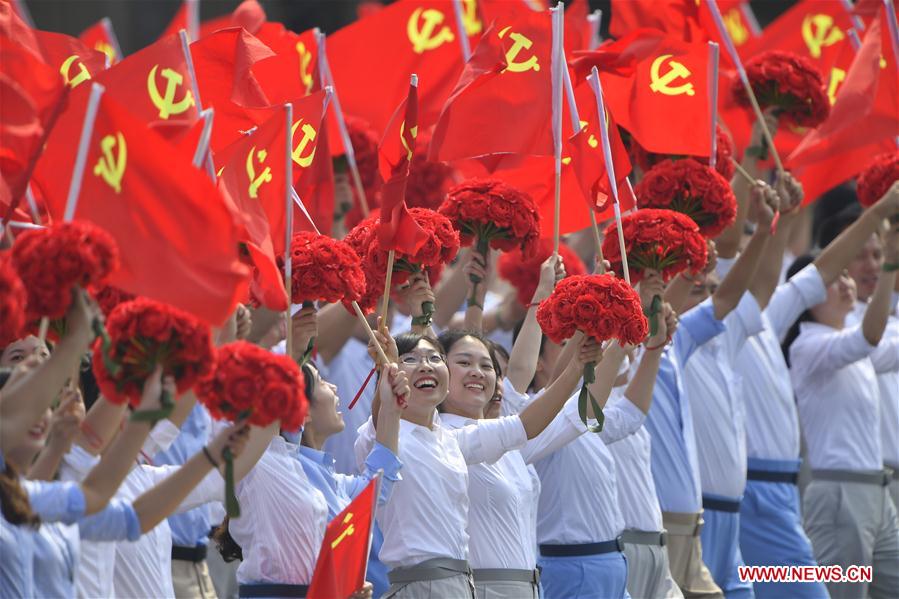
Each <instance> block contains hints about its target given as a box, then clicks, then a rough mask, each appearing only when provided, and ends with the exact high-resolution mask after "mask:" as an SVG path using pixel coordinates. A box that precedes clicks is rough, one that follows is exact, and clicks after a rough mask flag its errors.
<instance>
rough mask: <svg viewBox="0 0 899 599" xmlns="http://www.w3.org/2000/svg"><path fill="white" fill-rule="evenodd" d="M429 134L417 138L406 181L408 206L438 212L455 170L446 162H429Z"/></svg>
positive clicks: (421, 134) (422, 134) (420, 134)
mask: <svg viewBox="0 0 899 599" xmlns="http://www.w3.org/2000/svg"><path fill="white" fill-rule="evenodd" d="M430 143H431V135H430V134H429V133H419V135H418V137H416V138H415V152H414V153H413V154H412V164H411V165H409V178H408V179H407V180H406V206H408V207H409V208H430V209H432V210H437V209H438V208H439V207H440V204H441V203H442V202H443V198H444V196H445V195H446V191H447V189H448V188H449V184H450V180H451V177H452V174H453V168H452V167H451V166H449V165H448V164H446V163H445V162H438V161H434V160H428V146H429V145H430Z"/></svg>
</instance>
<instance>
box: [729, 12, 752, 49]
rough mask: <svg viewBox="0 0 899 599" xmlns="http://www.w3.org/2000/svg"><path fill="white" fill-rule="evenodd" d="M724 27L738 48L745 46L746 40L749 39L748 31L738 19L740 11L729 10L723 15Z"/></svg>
mask: <svg viewBox="0 0 899 599" xmlns="http://www.w3.org/2000/svg"><path fill="white" fill-rule="evenodd" d="M724 27H725V28H727V32H728V33H730V38H731V39H732V40H733V41H734V43H735V44H736V45H738V46H740V45H743V44H745V43H746V40H748V39H749V31H747V30H746V27H744V26H743V21H742V19H740V10H739V9H737V8H732V9H730V10H729V11H727V13H726V14H725V15H724Z"/></svg>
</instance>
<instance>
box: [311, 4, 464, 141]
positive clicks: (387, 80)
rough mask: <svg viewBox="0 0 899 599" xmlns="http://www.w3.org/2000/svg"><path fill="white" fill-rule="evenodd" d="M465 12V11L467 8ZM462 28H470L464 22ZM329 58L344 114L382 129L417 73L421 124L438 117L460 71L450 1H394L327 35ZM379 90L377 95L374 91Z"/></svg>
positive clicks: (427, 124)
mask: <svg viewBox="0 0 899 599" xmlns="http://www.w3.org/2000/svg"><path fill="white" fill-rule="evenodd" d="M466 13H467V11H466ZM463 22H464V23H465V26H466V29H469V27H474V26H475V25H474V23H473V22H472V21H471V20H464V19H463ZM328 61H329V64H330V67H331V72H332V75H333V77H334V85H335V87H336V89H337V92H338V93H339V95H340V102H341V108H342V109H343V112H344V113H346V114H349V115H352V116H355V117H358V118H361V119H364V120H366V121H368V123H369V124H370V125H371V127H372V128H373V129H375V130H376V131H383V130H384V129H385V127H386V126H387V122H388V121H389V120H390V116H391V114H392V113H393V109H394V108H395V107H396V106H397V105H398V104H399V103H400V102H401V101H402V100H403V98H404V97H405V95H406V89H407V87H408V76H409V73H417V74H418V76H419V80H420V82H421V87H420V89H419V90H418V91H419V94H418V95H419V98H418V101H419V125H420V126H422V127H428V126H430V125H432V124H433V123H434V122H436V121H437V117H438V115H439V114H440V109H441V108H442V107H443V104H444V102H445V100H446V98H447V97H448V96H449V94H450V92H451V91H452V89H453V85H454V83H455V82H456V81H457V80H458V78H459V74H460V73H461V72H462V65H463V61H462V50H461V49H460V46H459V30H458V26H457V25H456V18H455V13H454V8H453V2H452V0H422V1H421V2H394V3H393V4H390V5H389V6H385V7H384V9H383V10H380V11H378V12H376V13H375V14H373V15H371V16H369V17H366V18H365V19H362V20H360V21H356V22H355V23H353V24H351V25H349V26H347V27H344V28H343V29H340V30H338V31H337V32H336V33H334V34H333V35H331V36H330V37H329V38H328ZM373 90H377V93H372V91H373Z"/></svg>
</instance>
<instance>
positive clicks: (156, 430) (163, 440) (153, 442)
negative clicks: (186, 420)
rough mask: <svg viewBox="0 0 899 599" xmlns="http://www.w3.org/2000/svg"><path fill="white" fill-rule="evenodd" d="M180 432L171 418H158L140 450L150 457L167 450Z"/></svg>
mask: <svg viewBox="0 0 899 599" xmlns="http://www.w3.org/2000/svg"><path fill="white" fill-rule="evenodd" d="M180 433H181V430H180V429H179V428H178V427H177V426H175V425H174V424H173V423H172V421H171V420H169V419H165V420H160V421H159V422H157V423H156V425H155V426H154V427H153V429H152V430H151V431H150V434H149V436H147V440H146V441H144V445H143V447H142V448H141V451H142V452H143V453H144V454H145V455H146V456H147V457H149V458H151V459H152V458H153V456H155V455H156V454H157V453H161V452H163V451H167V450H168V448H169V447H171V446H172V443H174V442H175V439H177V438H178V435H179V434H180Z"/></svg>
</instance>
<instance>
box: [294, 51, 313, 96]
mask: <svg viewBox="0 0 899 599" xmlns="http://www.w3.org/2000/svg"><path fill="white" fill-rule="evenodd" d="M296 49H297V54H299V58H300V81H302V82H303V86H304V87H305V88H306V95H309V93H310V92H311V91H312V73H311V72H310V69H309V65H310V64H311V63H312V52H310V51H309V50H307V49H306V44H304V43H303V42H297V46H296Z"/></svg>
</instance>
